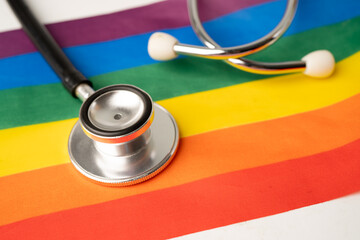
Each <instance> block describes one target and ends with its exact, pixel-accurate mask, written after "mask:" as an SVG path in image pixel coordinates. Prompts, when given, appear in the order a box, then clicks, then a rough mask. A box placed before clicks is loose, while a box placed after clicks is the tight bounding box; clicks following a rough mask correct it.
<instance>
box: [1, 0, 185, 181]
mask: <svg viewBox="0 0 360 240" xmlns="http://www.w3.org/2000/svg"><path fill="white" fill-rule="evenodd" d="M7 1H8V3H9V5H10V7H11V8H12V10H13V11H14V13H15V15H16V16H17V18H18V19H19V21H20V22H21V24H22V26H23V29H24V30H25V32H26V33H27V35H28V36H29V37H30V39H31V40H32V42H33V43H34V44H35V46H36V47H37V48H38V50H39V52H40V53H41V54H42V56H43V57H44V58H45V59H46V61H47V62H48V63H49V65H50V66H51V67H52V68H53V70H54V71H55V72H56V74H57V75H58V76H59V77H60V79H61V81H62V84H63V85H64V87H65V88H66V89H67V91H68V92H69V93H70V94H71V95H72V96H73V97H77V98H79V99H80V100H82V101H83V104H82V106H81V109H80V114H79V121H78V122H77V123H76V124H75V126H74V127H73V129H72V131H71V133H70V137H69V143H68V150H69V155H70V159H71V162H72V163H73V165H74V166H75V168H76V169H77V170H78V171H79V172H80V173H82V174H83V175H84V176H86V177H87V178H88V179H90V180H93V181H95V182H97V183H101V184H105V185H111V186H127V185H132V184H136V183H140V182H142V181H145V180H148V179H150V178H151V177H153V176H155V175H156V174H158V173H159V172H160V171H162V170H163V169H164V168H165V167H166V166H167V165H168V164H169V163H170V162H171V160H172V158H173V157H174V155H175V153H176V150H177V147H178V144H179V131H178V128H177V124H176V122H175V120H174V118H173V117H172V116H171V114H170V113H169V112H168V111H166V109H164V108H163V107H161V106H159V105H158V104H156V103H153V101H152V99H151V97H150V95H149V94H147V93H146V92H145V91H143V90H142V89H140V88H138V87H135V86H132V85H127V84H119V85H112V86H108V87H105V88H102V89H99V90H97V91H94V90H93V89H92V87H91V85H92V84H91V82H90V81H89V80H88V79H86V77H85V76H84V75H83V74H81V73H80V71H78V70H77V69H76V68H75V67H74V66H73V64H72V63H71V62H70V60H69V59H68V58H67V57H66V55H65V54H64V52H63V51H62V50H61V48H60V47H59V45H58V44H57V43H56V42H55V40H54V39H53V37H52V36H51V34H50V33H49V32H48V31H47V30H46V28H45V27H44V26H43V25H41V24H40V23H39V22H38V21H37V19H36V18H35V17H34V15H33V14H32V13H31V11H30V9H29V7H28V6H27V5H26V4H25V3H24V2H23V0H7Z"/></svg>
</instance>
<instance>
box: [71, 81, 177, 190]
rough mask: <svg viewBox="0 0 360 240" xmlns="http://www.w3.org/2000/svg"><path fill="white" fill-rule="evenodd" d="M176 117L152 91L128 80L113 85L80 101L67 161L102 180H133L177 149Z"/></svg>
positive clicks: (163, 162)
mask: <svg viewBox="0 0 360 240" xmlns="http://www.w3.org/2000/svg"><path fill="white" fill-rule="evenodd" d="M178 143H179V132H178V128H177V125H176V122H175V120H174V119H173V117H172V116H171V114H170V113H169V112H168V111H166V110H165V109H164V108H163V107H161V106H159V105H158V104H156V103H153V102H152V100H151V98H150V96H149V95H148V94H147V93H146V92H144V91H142V90H141V89H139V88H137V87H134V86H131V85H113V86H109V87H106V88H102V89H100V90H98V91H96V92H95V93H94V94H92V95H91V96H90V97H89V98H87V99H86V101H85V102H84V103H83V105H82V107H81V110H80V119H79V121H78V122H77V123H76V124H75V126H74V128H73V130H72V131H71V134H70V137H69V146H68V147H69V154H70V158H71V162H72V163H73V165H74V166H75V167H76V169H77V170H78V171H80V172H81V173H82V174H83V175H85V176H86V177H88V178H89V179H91V180H94V181H96V182H98V183H101V184H106V185H132V184H136V183H139V182H142V181H145V180H147V179H149V178H151V177H153V176H155V175H156V174H157V173H159V172H160V171H161V170H163V169H164V168H165V167H166V166H167V165H168V164H169V163H170V161H171V160H172V158H173V156H174V155H175V152H176V149H177V146H178Z"/></svg>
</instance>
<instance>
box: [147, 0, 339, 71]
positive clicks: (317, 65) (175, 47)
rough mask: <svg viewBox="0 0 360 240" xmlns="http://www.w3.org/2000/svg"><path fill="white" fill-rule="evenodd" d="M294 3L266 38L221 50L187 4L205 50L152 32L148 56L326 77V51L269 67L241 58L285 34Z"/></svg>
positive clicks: (330, 65) (331, 64) (192, 1)
mask: <svg viewBox="0 0 360 240" xmlns="http://www.w3.org/2000/svg"><path fill="white" fill-rule="evenodd" d="M297 3H298V1H297V0H288V1H287V5H286V9H285V13H284V15H283V17H282V19H281V21H280V22H279V23H278V25H277V26H276V27H275V28H274V29H273V30H272V31H271V32H269V33H268V34H267V35H265V36H263V37H262V38H260V39H258V40H256V41H253V42H251V43H247V44H243V45H240V46H234V47H226V48H224V47H221V46H220V45H219V44H218V43H216V42H215V41H214V40H213V39H212V38H211V37H210V36H209V34H207V32H206V31H205V29H204V27H203V25H202V23H201V21H200V18H199V11H198V4H197V0H187V4H188V12H189V17H190V23H191V26H192V28H193V30H194V32H195V34H196V35H197V37H198V38H199V40H200V41H201V42H202V43H203V44H204V45H205V46H193V45H188V44H183V43H179V41H178V40H177V39H176V38H175V37H173V36H171V35H169V34H167V33H162V32H155V33H153V34H152V35H151V37H150V39H149V42H148V52H149V55H150V57H151V58H153V59H155V60H159V61H167V60H171V59H174V58H176V57H177V56H178V55H187V56H192V57H200V58H208V59H214V60H224V61H225V62H226V63H228V64H229V65H231V66H233V67H235V68H238V69H240V70H243V71H247V72H252V73H258V74H284V73H292V72H303V73H304V74H305V75H308V76H310V77H315V78H326V77H329V76H330V75H331V74H332V73H333V71H334V68H335V59H334V57H333V55H332V54H331V53H330V52H329V51H327V50H317V51H314V52H311V53H309V54H307V55H306V56H304V57H303V58H302V59H301V60H298V61H285V62H275V63H269V62H259V61H253V60H249V59H245V58H244V57H245V56H247V55H250V54H253V53H256V52H258V51H261V50H263V49H265V48H267V47H269V46H271V45H272V44H274V43H275V42H276V41H277V40H278V39H279V38H280V37H281V36H282V35H283V34H284V33H285V32H286V30H287V29H288V27H289V26H290V24H291V22H292V20H293V18H294V16H295V13H296V9H297Z"/></svg>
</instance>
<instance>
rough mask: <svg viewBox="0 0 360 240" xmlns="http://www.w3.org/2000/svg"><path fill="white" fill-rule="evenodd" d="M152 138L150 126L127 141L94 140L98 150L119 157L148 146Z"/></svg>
mask: <svg viewBox="0 0 360 240" xmlns="http://www.w3.org/2000/svg"><path fill="white" fill-rule="evenodd" d="M150 139H151V129H150V128H149V129H148V130H146V132H144V133H143V134H142V135H141V136H139V137H137V138H135V139H133V140H131V141H129V142H125V143H112V144H110V143H102V142H97V141H94V144H95V147H96V149H97V150H98V151H100V152H102V153H105V154H108V155H111V156H115V157H119V156H126V155H132V154H135V153H137V152H138V151H140V150H141V149H143V148H144V147H146V145H147V144H148V143H149V141H150Z"/></svg>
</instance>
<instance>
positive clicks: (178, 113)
mask: <svg viewBox="0 0 360 240" xmlns="http://www.w3.org/2000/svg"><path fill="white" fill-rule="evenodd" d="M359 62H360V53H357V54H355V55H353V56H351V57H349V58H347V59H345V60H343V61H342V62H340V63H339V64H337V70H336V72H335V74H334V76H333V77H331V78H330V79H312V78H308V77H305V76H303V75H302V74H294V75H288V76H281V77H275V78H270V79H265V80H261V81H254V82H249V83H245V84H240V85H236V86H231V87H226V88H222V89H216V90H211V91H206V92H200V93H195V94H190V95H185V96H181V97H176V98H172V99H168V100H163V101H159V102H158V103H159V104H161V105H162V106H164V107H166V108H167V109H168V110H169V111H170V112H171V113H172V114H173V115H174V117H175V119H176V120H177V122H178V124H179V128H180V132H181V136H182V137H186V136H191V135H195V134H199V133H204V132H208V131H212V130H216V129H221V128H225V127H231V126H236V125H240V124H246V123H251V122H257V121H264V120H269V119H273V118H279V117H282V116H287V115H292V114H296V113H300V112H306V111H309V110H313V109H318V108H321V107H325V106H328V105H331V104H333V103H336V102H339V101H341V100H343V99H346V98H348V97H350V96H353V95H355V94H357V93H359V92H360V80H359V79H360V71H358V65H359ZM194 81H196V80H194ZM219 81H221V79H219ZM75 121H76V119H70V120H64V121H58V122H51V123H44V124H37V125H31V126H24V127H18V128H13V129H6V130H2V131H0V146H1V149H0V176H6V175H10V174H15V173H19V172H23V171H29V170H34V169H38V168H43V167H48V166H52V165H57V164H62V163H67V162H69V157H68V154H67V138H68V135H69V133H70V130H71V128H72V126H73V125H74V123H75Z"/></svg>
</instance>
